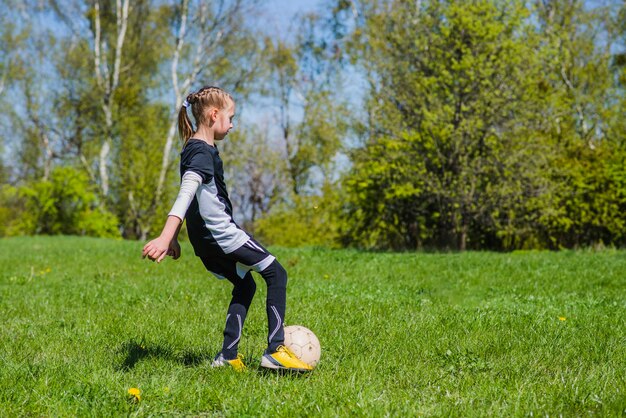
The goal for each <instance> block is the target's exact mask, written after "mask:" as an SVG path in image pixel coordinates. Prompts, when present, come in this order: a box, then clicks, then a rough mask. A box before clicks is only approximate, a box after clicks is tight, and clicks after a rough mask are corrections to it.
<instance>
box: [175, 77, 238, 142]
mask: <svg viewBox="0 0 626 418" xmlns="http://www.w3.org/2000/svg"><path fill="white" fill-rule="evenodd" d="M185 102H186V103H184V104H183V106H181V108H180V110H179V111H178V134H179V135H180V139H181V140H182V141H183V144H187V141H188V140H189V138H191V136H192V135H193V132H194V130H193V125H192V124H191V120H190V119H189V116H188V115H187V106H190V107H191V113H192V114H193V117H194V119H195V120H196V129H197V127H198V126H200V125H201V124H203V123H204V122H205V121H204V118H205V111H206V109H207V108H209V107H215V108H217V109H218V110H223V109H226V108H227V107H228V106H229V105H230V104H231V103H235V100H233V97H232V96H231V95H230V94H228V93H227V92H225V91H224V90H222V89H221V88H219V87H215V86H204V87H202V88H201V89H200V90H198V91H197V92H195V93H191V94H190V95H189V96H187V99H185Z"/></svg>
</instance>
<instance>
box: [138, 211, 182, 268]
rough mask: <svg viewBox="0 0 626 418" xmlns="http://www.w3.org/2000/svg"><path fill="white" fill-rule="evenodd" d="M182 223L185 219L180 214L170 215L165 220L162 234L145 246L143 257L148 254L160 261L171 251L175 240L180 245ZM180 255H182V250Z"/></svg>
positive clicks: (154, 259) (151, 258) (152, 258)
mask: <svg viewBox="0 0 626 418" xmlns="http://www.w3.org/2000/svg"><path fill="white" fill-rule="evenodd" d="M182 224H183V221H182V219H180V218H179V217H178V216H175V215H169V216H168V217H167V221H165V226H164V227H163V231H161V235H160V236H159V237H158V238H155V239H153V240H152V241H150V242H149V243H147V244H146V245H145V246H144V247H143V253H142V255H143V257H144V258H145V257H146V256H147V257H148V258H149V259H150V260H152V261H156V262H157V263H160V262H161V260H163V259H164V258H165V256H166V255H168V253H169V252H170V245H171V244H172V243H173V241H176V245H178V240H177V237H178V231H180V227H181V225H182ZM178 256H180V252H179V254H178ZM175 258H178V257H175Z"/></svg>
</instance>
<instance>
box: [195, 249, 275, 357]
mask: <svg viewBox="0 0 626 418" xmlns="http://www.w3.org/2000/svg"><path fill="white" fill-rule="evenodd" d="M233 256H235V255H233ZM202 262H203V263H204V265H205V266H206V267H207V269H208V270H209V271H211V272H213V273H214V274H216V275H219V276H221V277H224V278H226V279H227V280H228V281H229V282H231V283H232V285H233V291H232V298H231V300H230V304H229V306H228V312H227V314H226V326H225V327H224V342H223V344H222V355H223V356H224V358H226V359H234V358H235V357H237V348H238V345H239V340H240V339H241V332H242V330H243V326H244V322H245V320H246V316H247V314H248V310H249V309H250V304H251V303H252V299H253V298H254V294H255V292H256V283H255V281H254V278H253V277H252V274H251V272H250V271H248V272H247V273H246V274H245V275H244V276H243V278H241V277H240V276H239V274H238V272H237V262H236V261H234V260H232V259H231V257H228V258H226V257H224V258H222V257H219V258H217V257H215V258H214V257H211V258H202ZM240 263H241V262H240ZM259 273H260V274H261V277H263V279H264V280H265V283H266V284H267V299H266V304H265V309H266V311H267V322H268V337H267V341H268V348H267V351H268V352H269V353H272V352H274V351H276V349H277V348H278V347H279V346H280V345H282V344H284V340H285V334H284V331H283V323H284V318H285V308H286V306H285V305H286V299H287V272H286V271H285V269H284V268H283V266H281V265H280V263H279V262H278V261H277V260H276V259H274V260H273V261H272V263H271V264H269V266H267V267H266V268H264V269H263V270H261V271H260V272H259Z"/></svg>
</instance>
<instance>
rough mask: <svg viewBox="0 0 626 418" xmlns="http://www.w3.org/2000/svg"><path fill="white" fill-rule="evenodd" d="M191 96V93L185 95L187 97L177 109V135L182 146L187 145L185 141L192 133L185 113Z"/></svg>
mask: <svg viewBox="0 0 626 418" xmlns="http://www.w3.org/2000/svg"><path fill="white" fill-rule="evenodd" d="M191 96H192V95H191V94H190V95H189V96H187V99H186V100H185V102H184V103H183V105H182V106H181V107H180V110H179V111H178V135H179V136H180V139H181V140H182V141H183V147H184V146H185V145H187V141H189V138H191V136H192V135H193V126H192V125H191V120H189V116H188V115H187V106H189V105H190V104H189V99H190V98H191Z"/></svg>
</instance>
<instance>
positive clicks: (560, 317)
mask: <svg viewBox="0 0 626 418" xmlns="http://www.w3.org/2000/svg"><path fill="white" fill-rule="evenodd" d="M566 319H567V318H565V317H564V316H559V321H565V320H566Z"/></svg>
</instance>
